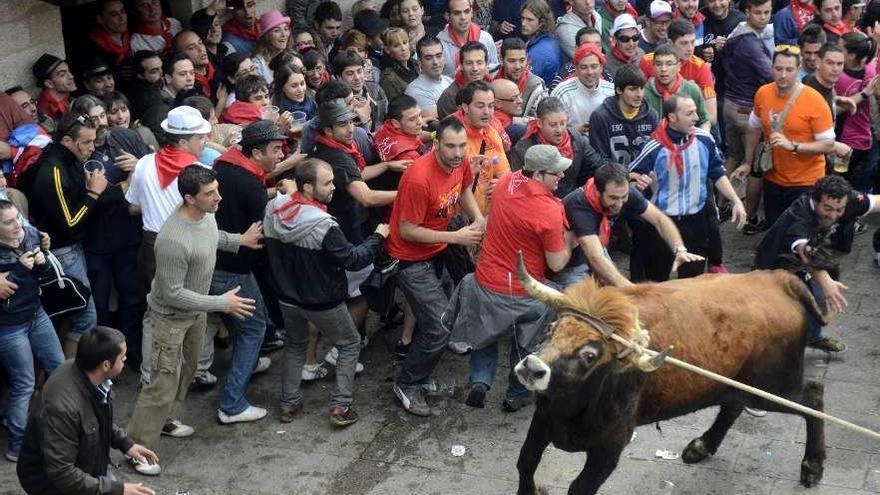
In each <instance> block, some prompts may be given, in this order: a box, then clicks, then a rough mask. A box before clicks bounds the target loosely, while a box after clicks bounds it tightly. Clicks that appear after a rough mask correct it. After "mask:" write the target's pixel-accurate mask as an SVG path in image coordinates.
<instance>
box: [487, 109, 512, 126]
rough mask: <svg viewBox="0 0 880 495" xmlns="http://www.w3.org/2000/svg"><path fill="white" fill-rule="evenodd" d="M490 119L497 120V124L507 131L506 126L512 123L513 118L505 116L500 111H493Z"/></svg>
mask: <svg viewBox="0 0 880 495" xmlns="http://www.w3.org/2000/svg"><path fill="white" fill-rule="evenodd" d="M492 117H494V118H495V119H497V120H498V123H499V124H500V125H501V127H502V128H503V129H507V126H509V125H510V124H512V123H513V116H512V115H507V114H506V113H504V112H502V111H501V110H498V109H497V108H496V109H495V112H494V113H493V114H492Z"/></svg>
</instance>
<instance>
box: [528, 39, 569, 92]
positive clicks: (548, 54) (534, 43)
mask: <svg viewBox="0 0 880 495" xmlns="http://www.w3.org/2000/svg"><path fill="white" fill-rule="evenodd" d="M526 52H527V53H528V56H529V63H530V64H531V66H532V69H531V70H532V73H533V74H535V75H536V76H538V77H540V78H541V79H543V80H544V86H546V87H548V88H549V87H550V84H552V83H553V78H555V77H556V73H557V72H559V68H560V67H561V66H562V48H561V47H560V46H559V41H557V40H556V38H555V37H554V36H553V35H550V34H547V33H541V34H539V35H538V36H537V37H535V38H533V39H531V40H529V42H528V43H526Z"/></svg>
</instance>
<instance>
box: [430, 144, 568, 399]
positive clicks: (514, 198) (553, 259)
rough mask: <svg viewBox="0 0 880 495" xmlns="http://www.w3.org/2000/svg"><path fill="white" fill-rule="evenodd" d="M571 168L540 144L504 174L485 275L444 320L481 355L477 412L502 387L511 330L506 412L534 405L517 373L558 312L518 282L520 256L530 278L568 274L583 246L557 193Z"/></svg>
mask: <svg viewBox="0 0 880 495" xmlns="http://www.w3.org/2000/svg"><path fill="white" fill-rule="evenodd" d="M570 166H571V160H570V159H568V158H565V157H563V156H562V155H561V154H560V153H559V150H558V149H557V147H556V146H552V145H549V144H536V145H534V146H532V147H531V148H529V149H528V151H526V154H525V164H524V166H523V169H522V170H518V171H516V172H513V173H509V174H506V175H504V176H503V177H502V178H501V180H499V182H498V186H497V187H496V188H495V194H494V196H493V198H492V214H491V215H489V219H488V222H487V224H486V238H485V241H484V242H483V250H482V252H481V253H480V259H479V261H478V262H477V271H476V272H475V273H474V274H473V275H467V276H465V278H464V279H462V281H461V283H460V284H459V286H458V288H457V289H456V291H455V293H454V294H453V296H452V299H451V300H450V304H449V308H448V309H447V311H446V314H445V315H444V317H443V325H444V326H446V327H450V328H451V331H452V337H451V338H450V345H451V346H455V347H458V348H471V349H474V351H473V353H471V356H470V391H469V392H468V396H467V399H466V401H465V403H466V404H467V405H469V406H471V407H478V408H482V407H484V405H485V400H486V392H487V391H488V390H489V387H490V386H491V385H492V382H493V381H494V380H495V370H496V367H497V364H498V340H499V339H500V338H501V337H503V336H504V335H506V334H508V333H509V332H510V331H511V330H513V333H514V336H513V339H511V349H510V363H511V367H510V370H511V371H510V376H509V377H508V384H507V393H506V394H505V397H504V401H503V402H502V407H503V408H504V410H505V411H508V412H513V411H516V410H519V409H521V408H522V407H524V406H526V405H528V404H529V403H530V402H531V396H530V394H529V392H528V390H526V389H525V387H523V386H522V384H521V383H519V380H517V379H516V376H515V375H514V374H513V368H514V366H515V365H516V362H517V361H519V359H521V358H522V357H523V356H525V355H526V354H528V353H529V352H530V350H533V349H534V345H535V344H537V339H536V338H535V337H536V336H537V335H538V334H539V333H540V330H541V329H542V328H544V326H545V324H546V322H547V320H548V317H549V316H550V311H549V309H548V308H547V306H546V305H544V304H543V303H541V302H540V301H537V300H535V299H533V298H532V297H531V296H529V295H528V294H526V292H525V290H523V288H522V285H521V284H520V282H519V279H518V278H517V275H516V273H517V254H518V253H522V256H523V260H524V261H525V265H526V268H527V269H528V271H529V273H534V274H535V276H536V277H538V278H539V279H542V281H543V280H544V273H545V272H546V271H547V268H549V269H550V270H552V271H554V272H555V271H559V270H562V269H563V268H565V265H566V264H567V263H568V260H569V258H570V256H571V248H572V246H573V245H574V242H575V240H574V236H573V234H571V233H570V232H568V222H567V221H566V219H565V209H564V208H563V206H562V202H561V201H560V200H559V199H557V198H556V197H555V196H553V191H555V190H556V188H557V187H558V186H559V179H561V178H562V176H563V173H564V172H565V170H566V169H568V167H570ZM535 212H540V214H539V215H536V214H534V213H535ZM545 283H546V281H545Z"/></svg>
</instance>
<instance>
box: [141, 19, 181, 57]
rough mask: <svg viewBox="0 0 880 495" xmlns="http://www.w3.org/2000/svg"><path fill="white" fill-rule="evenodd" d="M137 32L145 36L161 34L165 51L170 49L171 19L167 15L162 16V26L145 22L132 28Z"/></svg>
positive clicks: (171, 43) (171, 35) (172, 41)
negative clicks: (148, 24) (149, 24)
mask: <svg viewBox="0 0 880 495" xmlns="http://www.w3.org/2000/svg"><path fill="white" fill-rule="evenodd" d="M134 32H135V33H137V34H143V35H147V36H161V37H162V38H164V39H165V50H164V51H166V52H168V51H170V50H171V47H172V46H173V45H174V35H173V34H171V19H169V18H167V17H162V27H161V28H157V27H156V26H147V25H146V24H141V25H140V26H138V27H137V28H135V30H134Z"/></svg>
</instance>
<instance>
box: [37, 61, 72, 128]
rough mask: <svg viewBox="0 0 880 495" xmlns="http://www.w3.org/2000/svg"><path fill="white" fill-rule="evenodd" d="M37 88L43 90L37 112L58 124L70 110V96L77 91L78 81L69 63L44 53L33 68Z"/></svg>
mask: <svg viewBox="0 0 880 495" xmlns="http://www.w3.org/2000/svg"><path fill="white" fill-rule="evenodd" d="M32 72H33V73H34V78H35V79H36V80H37V86H38V87H41V88H43V91H41V92H40V97H39V98H38V99H37V111H39V112H40V113H42V114H43V115H46V116H48V117H49V118H51V119H52V120H55V121H56V122H57V121H59V120H61V118H62V117H64V116H65V115H67V112H68V111H69V110H70V94H71V93H73V92H74V91H76V81H75V80H74V78H73V73H72V72H70V67H69V66H68V65H67V62H65V61H64V60H61V59H60V58H58V57H56V56H54V55H49V54H48V53H44V54H43V55H41V56H40V58H38V59H37V61H36V63H34V66H33V68H32Z"/></svg>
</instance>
